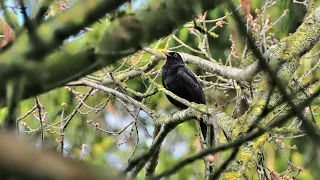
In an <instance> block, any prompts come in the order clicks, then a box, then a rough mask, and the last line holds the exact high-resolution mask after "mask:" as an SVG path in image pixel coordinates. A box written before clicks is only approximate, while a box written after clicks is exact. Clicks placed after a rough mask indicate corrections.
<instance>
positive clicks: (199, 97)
mask: <svg viewBox="0 0 320 180" xmlns="http://www.w3.org/2000/svg"><path fill="white" fill-rule="evenodd" d="M177 77H178V78H179V80H181V81H182V82H183V83H184V84H186V89H185V90H186V91H189V95H190V96H192V99H193V101H194V102H196V103H202V104H205V96H204V93H203V90H202V87H201V85H200V83H199V81H198V80H197V78H196V76H195V75H194V74H193V72H192V71H191V70H189V69H188V68H187V67H185V66H183V67H180V68H179V69H178V72H177ZM190 98H191V97H190Z"/></svg>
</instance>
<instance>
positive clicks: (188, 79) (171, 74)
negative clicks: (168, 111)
mask: <svg viewBox="0 0 320 180" xmlns="http://www.w3.org/2000/svg"><path fill="white" fill-rule="evenodd" d="M165 54H166V56H167V61H166V63H165V64H164V65H163V67H162V85H163V86H164V87H165V88H166V89H167V90H169V91H171V92H173V93H174V94H176V95H178V96H179V97H181V98H183V99H186V100H188V101H190V102H195V103H198V104H205V103H206V101H205V96H204V93H203V90H202V87H201V85H200V83H199V81H198V80H197V78H196V76H195V75H194V73H193V72H192V71H191V70H190V69H188V68H187V67H186V65H185V64H184V61H183V59H182V57H181V56H180V54H178V53H176V52H170V53H167V52H165ZM167 98H168V100H169V101H170V102H171V103H172V104H173V105H175V106H176V107H178V108H181V109H186V108H188V106H186V105H184V104H182V103H180V102H179V101H177V100H174V99H173V98H172V97H170V96H167ZM200 128H201V132H202V135H203V137H204V139H206V133H207V126H206V124H205V123H204V122H203V121H202V120H200Z"/></svg>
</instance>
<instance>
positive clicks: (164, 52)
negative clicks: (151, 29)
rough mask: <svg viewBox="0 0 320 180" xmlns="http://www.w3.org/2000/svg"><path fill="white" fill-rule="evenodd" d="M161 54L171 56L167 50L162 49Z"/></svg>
mask: <svg viewBox="0 0 320 180" xmlns="http://www.w3.org/2000/svg"><path fill="white" fill-rule="evenodd" d="M162 52H163V54H165V55H166V56H171V55H170V54H169V53H168V51H165V50H162Z"/></svg>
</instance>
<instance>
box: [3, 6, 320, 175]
mask: <svg viewBox="0 0 320 180" xmlns="http://www.w3.org/2000/svg"><path fill="white" fill-rule="evenodd" d="M314 2H315V7H317V6H319V5H320V2H319V1H314ZM133 3H134V4H135V6H134V7H135V8H137V9H139V8H141V7H140V6H139V3H143V1H141V2H140V1H139V2H138V1H134V0H133ZM34 4H35V3H34V1H32V0H29V3H28V7H32V8H31V9H29V11H30V12H29V13H30V15H34V14H35V12H36V6H35V5H34ZM263 5H264V3H263V1H258V0H252V4H251V9H250V12H251V13H252V14H253V15H254V13H255V12H254V11H255V9H256V8H258V9H260V11H261V8H262V7H263ZM53 7H54V8H53V9H52V10H51V11H50V13H49V14H50V16H54V15H55V13H58V11H59V7H58V5H57V4H55V5H54V6H53ZM285 9H289V13H288V15H287V16H286V17H285V18H283V19H282V20H281V22H280V23H278V24H277V25H276V26H275V27H274V28H273V29H272V30H271V31H272V32H273V33H275V36H276V37H277V38H278V39H281V38H283V37H285V36H287V35H288V34H289V33H292V32H294V30H295V29H296V28H297V26H298V25H299V23H300V22H301V20H302V19H303V17H304V11H305V8H304V6H303V5H301V4H294V3H292V1H291V0H285V1H276V4H275V5H274V6H272V7H271V8H268V10H267V11H266V15H270V20H271V21H275V20H276V19H277V18H279V17H280V16H281V15H282V14H283V11H284V10H285ZM239 11H241V9H240V10H239ZM309 11H310V9H309ZM227 12H230V10H229V9H228V6H226V5H221V6H219V7H217V8H216V9H214V10H212V11H209V12H208V13H207V19H216V18H220V17H223V16H224V15H225V14H226V13H227ZM242 14H243V12H242ZM12 17H13V19H14V22H16V23H17V21H18V20H17V19H19V18H18V13H15V14H12ZM227 23H228V25H224V26H223V27H221V28H217V29H216V30H215V31H214V32H215V33H216V34H218V35H219V37H217V38H214V37H211V36H209V37H208V40H209V44H210V47H209V48H210V52H211V54H212V57H213V58H214V59H215V60H221V62H222V63H225V60H226V59H227V58H228V57H227V56H228V55H229V53H230V51H231V50H230V47H231V42H230V41H229V36H230V34H231V33H232V34H233V36H234V37H235V38H234V39H235V41H236V51H237V53H239V55H240V56H241V54H242V51H243V49H244V39H243V37H240V36H239V33H238V27H237V25H236V24H235V22H234V20H233V19H232V16H229V17H228V18H227ZM211 25H212V26H214V25H215V23H212V24H211ZM98 26H99V23H95V25H94V26H93V28H95V27H98ZM207 28H208V29H210V28H211V27H210V26H208V27H207ZM174 34H176V36H177V37H178V38H179V39H180V40H181V41H183V42H184V43H186V44H188V45H189V46H191V47H193V48H196V49H197V46H198V43H199V42H198V38H197V37H196V36H195V35H193V34H192V33H191V31H190V30H189V29H188V28H184V27H182V28H181V29H178V30H176V31H175V32H174ZM79 35H82V34H79ZM79 35H77V36H75V38H73V39H74V40H75V41H77V38H78V36H79ZM80 38H81V37H80ZM167 40H168V38H167V39H164V41H162V43H160V44H158V48H165V46H166V44H167V43H169V46H170V47H174V46H178V45H179V43H177V42H175V41H173V40H170V41H169V42H167ZM70 41H71V40H70ZM156 45H157V42H154V43H153V44H152V45H151V46H150V47H154V46H156ZM74 48H76V47H74ZM177 51H180V52H186V53H190V54H194V53H193V52H192V51H190V50H189V49H187V48H184V47H181V48H178V49H177ZM318 51H319V44H317V45H316V46H315V48H314V49H313V50H312V52H310V53H308V54H307V55H305V56H311V55H312V54H316V53H317V52H318ZM203 57H204V56H203ZM139 58H140V56H132V57H128V59H127V61H126V62H125V63H124V66H123V68H126V66H131V65H132V64H133V63H135V62H137V61H138V59H139ZM149 59H150V55H144V56H143V57H142V59H141V60H140V61H139V64H137V65H139V66H142V65H144V64H146V63H147V62H148V61H149ZM318 59H319V55H317V56H314V57H313V58H311V59H310V58H303V60H302V63H301V67H300V68H299V70H298V71H297V73H296V74H297V75H298V76H301V75H302V74H303V73H304V72H305V71H307V70H308V69H310V68H312V67H313V65H314V64H315V63H316V62H317V61H318ZM122 63H123V60H119V61H118V63H116V64H114V65H113V67H112V68H114V69H117V68H118V67H120V66H121V64H122ZM234 63H235V64H238V65H239V64H240V63H239V62H234ZM161 66H162V63H160V64H159V65H158V66H157V69H160V68H161ZM239 66H240V65H239ZM192 68H193V70H194V71H195V72H196V73H197V74H198V75H201V74H204V72H202V71H201V70H200V69H197V68H196V67H192ZM96 74H98V75H101V72H98V73H96ZM315 77H317V78H319V77H320V71H319V70H317V71H315V73H313V74H311V75H309V76H308V77H307V78H306V80H308V79H309V80H310V79H312V78H315ZM212 80H213V81H214V78H213V79H212ZM156 82H158V83H161V77H158V78H157V79H156ZM145 83H147V82H145V81H144V80H142V79H141V78H135V79H133V80H130V81H127V85H128V86H129V87H130V88H132V89H134V90H136V91H138V92H145V91H146V89H147V87H146V86H145ZM112 87H113V88H115V87H116V86H115V85H113V86H112ZM74 90H76V91H78V92H80V93H86V92H87V91H88V88H84V87H77V88H75V89H74ZM212 92H213V91H209V92H207V93H208V97H211V98H213V99H214V100H211V101H210V100H209V102H211V103H217V104H222V103H224V102H226V101H227V100H231V99H232V98H233V97H234V96H235V94H234V92H232V91H229V92H223V91H221V90H215V91H214V92H213V93H212ZM227 95H228V96H227ZM75 97H76V96H75V95H74V94H73V93H71V91H69V90H68V89H67V88H59V89H55V90H53V91H51V92H48V93H46V94H43V95H41V96H40V102H41V103H42V105H43V106H44V107H45V109H44V110H43V112H45V113H46V115H45V116H46V118H45V125H49V124H54V123H56V122H58V121H60V120H61V113H62V112H64V115H65V116H66V115H69V114H70V113H71V112H72V111H73V110H74V108H75V107H76V105H77V104H78V103H79V101H77V100H76V98H75ZM107 98H108V95H106V94H104V93H98V94H96V95H95V96H92V97H89V99H88V100H87V101H86V104H88V105H90V106H94V105H97V104H99V103H101V102H103V101H105V100H106V99H107ZM63 103H66V104H67V106H66V108H65V110H64V111H63V107H62V104H63ZM145 103H146V104H148V106H149V107H151V108H152V109H155V110H156V111H157V112H161V113H163V114H164V113H166V114H172V113H174V112H175V111H176V110H177V109H176V108H174V107H173V105H171V104H170V103H169V101H168V100H167V99H166V98H165V96H164V95H163V94H159V93H158V94H156V95H154V96H152V97H151V98H147V99H146V101H145ZM234 104H235V102H234V101H231V102H230V103H229V104H228V105H227V106H226V107H225V111H226V112H228V113H232V111H233V107H234ZM34 105H35V103H34V99H28V100H25V101H23V102H22V103H21V105H20V109H19V112H20V115H23V114H25V113H26V112H27V111H29V110H30V109H31V108H32V107H33V106H34ZM315 105H317V106H318V105H319V100H317V101H316V102H315ZM89 110H90V109H88V108H86V107H82V108H81V109H80V111H82V112H87V111H89ZM314 113H315V114H316V116H315V117H316V119H317V122H318V123H319V121H320V116H319V114H320V109H317V110H316V111H314ZM5 114H6V108H2V109H1V110H0V117H1V120H0V122H1V121H3V117H4V115H5ZM132 119H133V118H132V117H131V116H130V115H129V114H128V113H127V112H126V110H125V109H124V108H123V107H122V106H121V104H120V103H119V102H118V101H115V100H114V99H113V98H112V99H111V100H110V101H109V103H108V105H107V106H106V107H105V108H104V109H103V110H102V111H100V112H98V113H95V112H92V113H89V114H88V115H81V114H79V113H78V114H77V115H76V116H75V117H74V118H73V120H72V121H71V124H70V125H69V126H68V128H67V131H66V134H65V140H66V143H65V148H66V150H65V151H64V155H65V156H68V157H72V158H75V159H80V158H82V160H83V161H86V162H88V163H92V164H95V165H100V166H107V167H112V168H116V169H119V170H120V169H122V168H123V167H124V166H125V165H126V164H127V161H128V159H129V158H130V156H131V153H132V152H133V151H134V148H135V145H136V142H137V134H136V132H135V131H131V129H132V127H131V126H130V127H129V128H127V129H126V130H125V131H124V133H122V134H121V135H119V136H112V135H108V134H105V133H103V132H100V131H97V130H96V129H95V126H93V125H90V124H88V123H87V121H89V120H92V121H93V122H94V123H99V127H101V128H103V129H108V130H110V131H119V130H121V129H122V128H124V127H125V126H127V125H128V124H129V123H130V122H131V120H132ZM139 121H140V123H138V129H139V145H138V147H137V150H136V152H135V155H134V157H135V156H136V155H139V154H141V153H143V152H145V151H146V150H147V149H148V147H149V146H150V144H151V142H152V139H151V138H150V137H149V135H148V133H149V134H151V135H152V132H153V126H152V124H153V123H152V120H151V119H150V118H149V117H147V116H146V115H145V114H144V113H143V112H140V113H139ZM21 122H24V123H26V124H27V125H28V126H23V125H22V123H21ZM21 122H20V123H19V129H20V133H21V134H22V135H24V136H25V137H26V138H27V139H31V140H34V141H36V142H37V143H40V136H39V132H38V131H36V130H35V129H36V128H39V121H38V120H37V119H36V118H35V117H34V116H33V115H32V114H31V115H29V116H28V117H26V118H25V119H23V120H22V121H21ZM142 124H143V126H145V127H146V129H147V130H148V133H147V132H146V131H145V129H144V128H143V126H142ZM59 127H60V124H57V125H56V126H53V127H51V128H50V131H47V132H46V133H45V143H46V144H47V145H48V146H50V147H54V148H57V149H59V140H60V136H59V135H57V133H59V129H58V128H59ZM28 131H29V132H28ZM30 131H31V132H30ZM198 131H199V129H198V125H197V123H196V122H195V121H192V122H188V123H184V124H181V125H179V126H178V128H176V129H175V130H173V131H172V132H171V133H170V134H169V135H168V137H167V138H166V140H165V141H164V143H163V146H162V148H161V149H162V151H161V153H160V160H159V165H158V168H157V172H161V171H163V170H165V169H167V168H169V167H172V166H173V165H174V164H175V163H177V162H178V161H179V160H181V159H183V158H185V157H188V156H191V155H192V154H194V153H196V151H197V150H196V149H197V147H196V146H195V141H196V139H197V137H196V135H197V134H198ZM49 132H50V133H49ZM131 133H132V134H131ZM123 142H125V143H123ZM283 142H284V143H285V144H286V145H290V146H293V145H295V146H296V147H297V150H287V149H286V150H283V152H282V150H281V149H280V148H279V147H278V146H277V145H275V143H274V142H272V141H270V143H268V144H267V145H266V146H265V149H264V153H265V155H266V158H265V159H266V162H265V163H266V165H267V167H268V168H269V169H270V170H275V171H277V172H279V173H281V172H283V171H285V170H286V169H287V167H288V166H290V164H288V162H287V159H286V158H285V156H286V157H287V158H288V159H289V160H290V161H291V162H292V163H294V164H295V165H297V166H299V167H301V168H303V170H302V172H301V173H300V175H299V176H298V177H297V179H301V180H305V179H308V180H312V179H317V177H319V176H320V172H319V169H320V157H315V158H313V156H312V155H313V154H314V153H315V151H318V153H320V149H319V148H316V147H313V146H312V145H311V143H310V142H309V141H308V138H306V137H302V138H296V139H285V140H283ZM118 143H119V144H120V145H118ZM122 143H123V144H122ZM82 144H86V148H85V150H84V151H83V152H82V150H81V146H82ZM229 153H230V152H225V153H223V154H222V157H224V158H225V157H227V156H228V155H229ZM284 154H285V155H284ZM203 169H204V163H203V162H202V161H197V162H195V163H194V164H192V165H189V166H187V167H185V168H183V169H181V170H180V171H179V172H178V173H177V174H175V175H174V176H172V177H171V179H200V178H201V177H203ZM296 173H297V171H296V170H295V171H292V172H290V173H289V175H290V176H294V175H295V174H296ZM140 174H141V175H140V176H139V177H138V179H144V178H143V173H140Z"/></svg>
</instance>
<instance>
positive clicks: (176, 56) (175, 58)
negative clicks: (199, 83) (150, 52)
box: [162, 50, 184, 63]
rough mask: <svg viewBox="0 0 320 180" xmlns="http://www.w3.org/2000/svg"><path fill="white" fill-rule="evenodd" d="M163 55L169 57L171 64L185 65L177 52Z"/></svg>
mask: <svg viewBox="0 0 320 180" xmlns="http://www.w3.org/2000/svg"><path fill="white" fill-rule="evenodd" d="M162 52H163V54H165V55H166V56H167V62H170V63H184V62H183V59H182V57H181V56H180V54H179V53H177V52H173V51H172V52H168V51H164V50H163V51H162Z"/></svg>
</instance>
